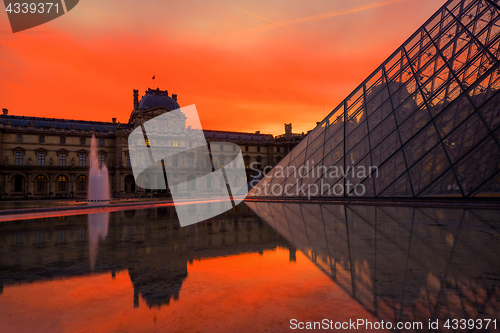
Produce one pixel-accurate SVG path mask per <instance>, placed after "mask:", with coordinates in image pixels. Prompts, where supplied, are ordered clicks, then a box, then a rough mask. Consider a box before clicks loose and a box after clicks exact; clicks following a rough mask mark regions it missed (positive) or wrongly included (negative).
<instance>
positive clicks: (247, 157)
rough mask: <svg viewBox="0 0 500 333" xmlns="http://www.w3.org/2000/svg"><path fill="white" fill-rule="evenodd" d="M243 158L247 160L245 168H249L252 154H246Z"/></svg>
mask: <svg viewBox="0 0 500 333" xmlns="http://www.w3.org/2000/svg"><path fill="white" fill-rule="evenodd" d="M243 159H244V160H245V169H248V168H249V167H250V156H245V157H243Z"/></svg>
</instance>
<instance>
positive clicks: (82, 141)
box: [80, 138, 85, 146]
mask: <svg viewBox="0 0 500 333" xmlns="http://www.w3.org/2000/svg"><path fill="white" fill-rule="evenodd" d="M80 144H81V145H82V146H85V138H80Z"/></svg>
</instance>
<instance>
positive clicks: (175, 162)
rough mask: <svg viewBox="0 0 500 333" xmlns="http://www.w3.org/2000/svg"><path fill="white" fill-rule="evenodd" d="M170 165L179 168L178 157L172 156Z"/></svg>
mask: <svg viewBox="0 0 500 333" xmlns="http://www.w3.org/2000/svg"><path fill="white" fill-rule="evenodd" d="M172 165H173V166H174V167H178V166H179V157H178V156H177V155H174V156H173V157H172Z"/></svg>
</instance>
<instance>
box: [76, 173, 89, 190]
mask: <svg viewBox="0 0 500 333" xmlns="http://www.w3.org/2000/svg"><path fill="white" fill-rule="evenodd" d="M76 182H77V184H78V191H80V192H83V191H86V190H87V177H85V176H84V175H81V176H78V178H77V180H76Z"/></svg>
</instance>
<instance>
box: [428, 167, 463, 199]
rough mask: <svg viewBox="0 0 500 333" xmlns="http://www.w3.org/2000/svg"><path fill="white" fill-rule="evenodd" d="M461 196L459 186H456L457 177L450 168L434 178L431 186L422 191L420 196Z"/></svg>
mask: <svg viewBox="0 0 500 333" xmlns="http://www.w3.org/2000/svg"><path fill="white" fill-rule="evenodd" d="M452 195H454V196H460V197H461V196H462V192H461V191H460V187H459V186H458V182H457V179H456V178H455V175H454V174H453V170H452V169H450V170H448V171H447V172H445V173H444V174H443V175H442V176H441V177H439V178H438V179H436V180H435V181H434V183H432V185H431V186H429V187H428V188H427V189H426V190H424V191H422V194H421V195H420V196H422V197H441V196H448V197H449V196H452Z"/></svg>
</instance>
